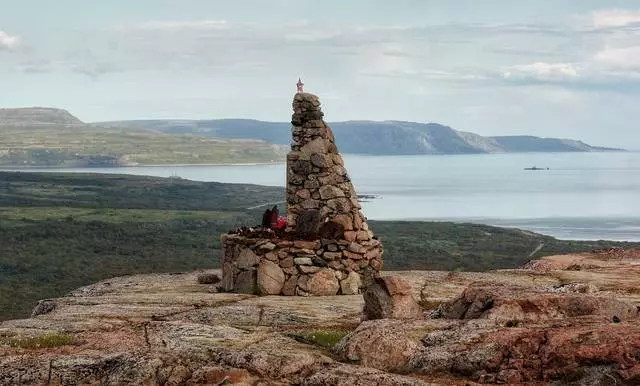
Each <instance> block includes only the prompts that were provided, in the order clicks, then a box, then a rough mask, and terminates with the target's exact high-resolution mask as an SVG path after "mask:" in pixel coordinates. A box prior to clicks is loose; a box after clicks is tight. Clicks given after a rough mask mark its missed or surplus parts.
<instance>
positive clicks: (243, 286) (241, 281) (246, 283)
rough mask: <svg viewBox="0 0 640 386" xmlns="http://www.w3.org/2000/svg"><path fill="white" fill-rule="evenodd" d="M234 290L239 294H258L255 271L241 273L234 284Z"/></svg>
mask: <svg viewBox="0 0 640 386" xmlns="http://www.w3.org/2000/svg"><path fill="white" fill-rule="evenodd" d="M234 290H235V291H236V292H238V293H241V294H255V293H257V292H258V274H257V272H256V270H255V269H251V270H248V271H242V272H240V273H239V274H238V278H237V279H236V281H235V283H234Z"/></svg>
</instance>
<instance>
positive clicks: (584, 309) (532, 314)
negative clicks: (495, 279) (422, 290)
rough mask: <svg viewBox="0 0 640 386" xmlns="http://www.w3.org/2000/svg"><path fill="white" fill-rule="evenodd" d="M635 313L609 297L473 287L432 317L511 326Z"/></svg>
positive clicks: (624, 317) (624, 316)
mask: <svg viewBox="0 0 640 386" xmlns="http://www.w3.org/2000/svg"><path fill="white" fill-rule="evenodd" d="M409 290H410V289H409ZM638 313H639V311H638V308H637V307H636V306H635V305H633V304H631V303H628V302H625V301H622V300H619V299H616V298H614V297H612V296H602V295H600V296H598V295H592V294H582V293H572V292H567V293H558V292H555V291H553V289H547V290H546V291H545V290H542V289H539V290H525V289H524V288H522V287H520V286H514V285H510V286H505V285H495V284H492V283H474V284H472V285H470V286H469V287H468V288H467V289H465V290H464V292H463V293H462V294H461V295H460V297H458V298H457V299H455V300H452V301H450V302H447V303H445V304H443V305H442V306H440V308H439V309H438V310H437V311H436V313H435V315H437V316H439V317H442V318H446V319H491V320H495V321H496V322H498V323H501V324H514V323H517V322H521V321H525V320H529V321H539V320H543V319H557V318H568V317H580V316H595V315H600V316H602V317H604V318H605V319H606V320H613V319H614V317H615V318H616V319H618V320H628V319H631V318H636V317H637V316H638Z"/></svg>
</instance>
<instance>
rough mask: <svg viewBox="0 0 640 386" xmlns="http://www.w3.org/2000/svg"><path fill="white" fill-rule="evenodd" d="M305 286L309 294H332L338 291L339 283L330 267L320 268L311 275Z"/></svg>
mask: <svg viewBox="0 0 640 386" xmlns="http://www.w3.org/2000/svg"><path fill="white" fill-rule="evenodd" d="M307 288H308V290H309V293H310V294H311V295H315V296H333V295H336V294H337V293H338V290H339V289H340V283H339V282H338V279H337V278H336V275H335V273H334V271H333V270H332V269H330V268H322V269H320V271H318V272H317V273H315V274H313V275H312V276H311V278H310V279H309V281H308V282H307Z"/></svg>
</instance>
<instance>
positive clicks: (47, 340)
mask: <svg viewBox="0 0 640 386" xmlns="http://www.w3.org/2000/svg"><path fill="white" fill-rule="evenodd" d="M75 342H76V338H75V337H74V336H73V335H70V334H63V333H57V332H53V333H47V334H43V335H38V336H10V337H0V346H9V347H13V348H25V349H39V348H54V347H60V346H69V345H72V344H74V343H75Z"/></svg>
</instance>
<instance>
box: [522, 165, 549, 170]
mask: <svg viewBox="0 0 640 386" xmlns="http://www.w3.org/2000/svg"><path fill="white" fill-rule="evenodd" d="M524 170H549V168H539V167H536V166H532V167H530V168H524Z"/></svg>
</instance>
